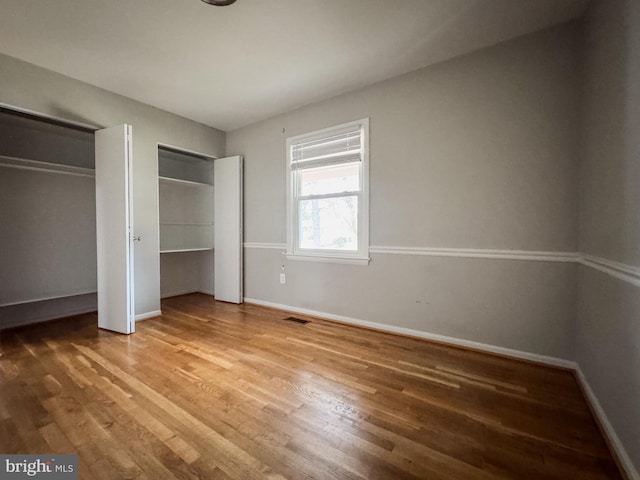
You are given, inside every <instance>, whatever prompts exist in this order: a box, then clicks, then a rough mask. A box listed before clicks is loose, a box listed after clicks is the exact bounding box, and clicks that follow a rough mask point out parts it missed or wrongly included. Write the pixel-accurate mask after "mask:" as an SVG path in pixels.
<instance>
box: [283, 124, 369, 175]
mask: <svg viewBox="0 0 640 480" xmlns="http://www.w3.org/2000/svg"><path fill="white" fill-rule="evenodd" d="M361 130H362V127H361V126H360V125H351V126H350V127H347V128H344V129H342V130H341V131H337V132H336V131H334V132H331V134H330V135H329V136H322V137H316V138H313V137H312V138H305V139H304V140H301V141H298V142H295V143H292V145H291V169H292V170H302V169H305V168H315V167H320V166H325V165H335V164H338V163H351V162H359V161H361V160H362V134H361Z"/></svg>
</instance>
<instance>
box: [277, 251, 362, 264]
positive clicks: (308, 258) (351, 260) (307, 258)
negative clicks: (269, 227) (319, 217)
mask: <svg viewBox="0 0 640 480" xmlns="http://www.w3.org/2000/svg"><path fill="white" fill-rule="evenodd" d="M285 256H286V257H287V260H295V261H298V262H320V263H342V264H345V265H363V266H367V265H369V262H370V261H371V259H370V258H369V257H339V256H331V255H304V254H299V253H285Z"/></svg>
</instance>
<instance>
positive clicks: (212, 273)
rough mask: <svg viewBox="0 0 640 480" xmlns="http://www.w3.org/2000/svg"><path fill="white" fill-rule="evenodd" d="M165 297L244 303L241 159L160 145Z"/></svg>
mask: <svg viewBox="0 0 640 480" xmlns="http://www.w3.org/2000/svg"><path fill="white" fill-rule="evenodd" d="M158 197H159V200H158V201H159V222H160V226H159V227H160V228H159V230H160V293H161V297H162V298H165V297H170V296H175V295H182V294H185V293H191V292H201V293H206V294H208V295H213V296H215V297H216V299H217V300H222V301H228V302H233V303H241V302H242V158H241V157H229V158H218V159H215V158H212V157H209V156H206V155H203V154H199V153H194V152H189V151H186V150H182V149H178V148H175V147H170V146H165V145H159V146H158Z"/></svg>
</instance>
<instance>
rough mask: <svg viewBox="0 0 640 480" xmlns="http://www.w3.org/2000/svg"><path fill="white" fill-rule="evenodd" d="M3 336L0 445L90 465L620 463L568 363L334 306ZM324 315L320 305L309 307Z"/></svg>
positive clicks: (549, 469)
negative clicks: (460, 341)
mask: <svg viewBox="0 0 640 480" xmlns="http://www.w3.org/2000/svg"><path fill="white" fill-rule="evenodd" d="M162 308H163V312H164V315H163V317H162V318H158V319H153V320H147V321H144V322H140V323H138V325H137V333H135V334H134V335H130V336H123V335H117V334H113V333H109V332H105V331H99V330H98V329H97V326H96V325H97V319H96V316H95V314H91V315H83V316H78V317H72V318H70V319H65V320H62V321H56V322H50V323H48V324H42V325H37V326H32V327H25V328H21V329H16V330H11V331H7V332H3V333H0V452H1V453H78V454H79V468H80V478H86V479H103V478H104V479H120V478H137V479H143V478H147V479H169V478H184V479H187V478H202V479H242V480H245V479H262V478H267V479H283V478H287V479H311V478H315V479H384V480H389V479H404V478H407V479H436V480H437V479H443V480H444V479H487V480H488V479H502V478H512V479H547V478H549V479H562V480H567V479H604V478H613V479H615V478H621V477H620V474H619V473H618V470H617V468H616V465H615V463H614V461H613V460H612V458H611V455H610V453H609V451H608V449H607V447H606V445H605V442H604V440H603V438H602V436H601V435H600V433H599V431H598V428H597V426H596V424H595V422H594V420H593V418H592V416H591V413H590V411H589V408H588V406H587V404H586V402H585V400H584V397H583V396H582V394H581V392H580V389H579V387H578V385H577V383H576V381H575V379H574V377H573V374H572V373H571V372H569V371H564V370H561V369H553V368H549V367H545V366H540V365H534V364H530V363H525V362H519V361H515V360H510V359H505V358H500V357H497V356H492V355H486V354H482V353H478V352H472V351H467V350H463V349H459V348H454V347H448V346H444V345H439V344H435V343H430V342H427V341H424V340H419V339H412V338H406V337H400V336H394V335H389V334H385V333H380V332H375V331H369V330H364V329H359V328H355V327H351V326H345V325H340V324H336V323H331V322H327V321H323V320H319V319H312V321H311V323H308V324H306V325H301V324H298V323H294V322H289V321H284V320H283V319H284V318H285V317H287V316H289V314H285V313H283V312H279V311H277V310H272V309H266V308H262V307H258V306H253V305H239V306H238V305H230V304H224V303H216V302H214V301H213V300H212V299H211V297H207V296H205V295H200V294H193V295H186V296H182V297H175V298H172V299H167V300H165V301H163V305H162ZM305 318H307V317H305Z"/></svg>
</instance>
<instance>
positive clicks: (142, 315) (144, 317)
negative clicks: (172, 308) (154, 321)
mask: <svg viewBox="0 0 640 480" xmlns="http://www.w3.org/2000/svg"><path fill="white" fill-rule="evenodd" d="M160 315H162V310H153V311H152V312H146V313H140V314H138V315H136V322H139V321H141V320H148V319H150V318H155V317H159V316H160Z"/></svg>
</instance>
